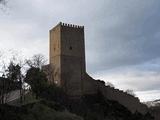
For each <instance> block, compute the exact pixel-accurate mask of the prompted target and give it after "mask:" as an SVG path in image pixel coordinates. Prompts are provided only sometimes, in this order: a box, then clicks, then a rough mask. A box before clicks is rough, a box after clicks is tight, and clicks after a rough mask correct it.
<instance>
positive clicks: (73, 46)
mask: <svg viewBox="0 0 160 120" xmlns="http://www.w3.org/2000/svg"><path fill="white" fill-rule="evenodd" d="M50 64H51V65H52V66H53V68H54V70H53V74H54V75H53V76H54V82H55V83H56V84H58V85H59V86H61V87H63V89H64V90H65V91H66V92H67V93H68V94H69V95H71V96H75V95H78V96H79V95H82V87H83V85H82V83H83V80H84V74H85V72H86V66H85V45H84V27H83V26H76V25H70V24H64V23H59V24H58V25H57V26H55V27H54V28H53V29H52V30H50Z"/></svg>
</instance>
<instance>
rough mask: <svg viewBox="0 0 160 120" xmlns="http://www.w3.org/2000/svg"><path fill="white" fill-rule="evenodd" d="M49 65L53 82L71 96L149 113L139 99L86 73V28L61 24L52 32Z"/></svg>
mask: <svg viewBox="0 0 160 120" xmlns="http://www.w3.org/2000/svg"><path fill="white" fill-rule="evenodd" d="M50 65H51V67H52V68H53V81H54V83H56V84H57V85H59V86H61V87H62V88H63V89H64V90H65V92H66V93H67V94H68V95H69V96H72V97H74V96H82V95H86V94H96V93H97V92H98V91H101V93H102V94H103V95H104V96H105V98H106V99H110V100H115V101H118V102H119V103H120V104H122V105H124V106H125V107H127V108H128V109H129V110H130V111H131V112H133V113H134V112H135V111H138V112H141V113H143V114H144V113H146V112H147V111H148V108H147V107H146V105H144V104H142V103H140V101H139V99H138V98H136V97H134V96H131V95H128V94H127V93H125V92H123V91H120V90H118V89H114V88H111V87H109V86H105V84H103V83H102V82H100V81H97V80H94V79H93V78H92V77H90V76H89V75H88V74H87V73H86V65H85V43H84V27H83V26H78V25H71V24H64V23H61V22H60V23H59V24H58V25H57V26H55V27H54V28H53V29H52V30H50Z"/></svg>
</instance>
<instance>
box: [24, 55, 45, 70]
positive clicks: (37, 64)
mask: <svg viewBox="0 0 160 120" xmlns="http://www.w3.org/2000/svg"><path fill="white" fill-rule="evenodd" d="M46 61H47V60H46V59H45V57H44V56H43V55H42V54H36V55H34V56H33V57H32V58H31V59H28V60H26V63H27V65H28V66H29V67H34V68H40V69H41V68H42V66H44V65H45V63H46Z"/></svg>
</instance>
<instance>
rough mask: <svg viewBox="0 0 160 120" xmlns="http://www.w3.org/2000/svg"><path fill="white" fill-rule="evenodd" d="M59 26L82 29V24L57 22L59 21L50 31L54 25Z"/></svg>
mask: <svg viewBox="0 0 160 120" xmlns="http://www.w3.org/2000/svg"><path fill="white" fill-rule="evenodd" d="M59 26H62V27H70V28H78V29H84V26H80V25H75V24H68V23H63V22H59V23H58V24H57V25H56V26H55V27H53V28H52V29H51V30H50V31H52V30H53V29H55V28H56V27H59Z"/></svg>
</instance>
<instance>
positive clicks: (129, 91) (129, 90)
mask: <svg viewBox="0 0 160 120" xmlns="http://www.w3.org/2000/svg"><path fill="white" fill-rule="evenodd" d="M125 92H126V93H127V94H129V95H132V96H136V94H135V93H134V91H133V90H131V89H127V90H126V91H125Z"/></svg>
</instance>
